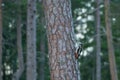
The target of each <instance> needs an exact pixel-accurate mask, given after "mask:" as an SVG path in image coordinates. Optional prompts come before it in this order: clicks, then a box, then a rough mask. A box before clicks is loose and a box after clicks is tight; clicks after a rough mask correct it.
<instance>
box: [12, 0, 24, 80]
mask: <svg viewBox="0 0 120 80" xmlns="http://www.w3.org/2000/svg"><path fill="white" fill-rule="evenodd" d="M17 5H18V7H19V8H18V18H17V53H18V69H17V71H16V72H15V73H14V75H13V80H19V79H20V77H21V75H22V73H23V71H24V62H23V52H22V33H21V8H20V6H21V1H20V0H18V2H17Z"/></svg>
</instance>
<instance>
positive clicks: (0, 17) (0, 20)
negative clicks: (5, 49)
mask: <svg viewBox="0 0 120 80" xmlns="http://www.w3.org/2000/svg"><path fill="white" fill-rule="evenodd" d="M0 80H2V0H0Z"/></svg>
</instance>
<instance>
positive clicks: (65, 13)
mask: <svg viewBox="0 0 120 80" xmlns="http://www.w3.org/2000/svg"><path fill="white" fill-rule="evenodd" d="M43 5H44V11H45V19H46V22H47V23H46V24H47V37H48V47H49V65H50V75H51V80H80V74H79V70H78V64H77V63H76V60H75V57H74V52H75V48H74V40H73V33H72V32H73V29H72V27H73V24H72V14H71V2H70V0H67V1H66V0H43Z"/></svg>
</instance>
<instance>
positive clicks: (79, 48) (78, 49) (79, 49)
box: [74, 44, 82, 59]
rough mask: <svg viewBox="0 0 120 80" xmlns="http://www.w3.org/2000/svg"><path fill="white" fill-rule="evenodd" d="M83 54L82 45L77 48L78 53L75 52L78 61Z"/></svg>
mask: <svg viewBox="0 0 120 80" xmlns="http://www.w3.org/2000/svg"><path fill="white" fill-rule="evenodd" d="M81 52H82V44H80V45H79V46H78V47H77V49H76V51H75V53H74V55H75V58H76V59H78V58H79V56H80V54H81Z"/></svg>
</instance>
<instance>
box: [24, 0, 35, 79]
mask: <svg viewBox="0 0 120 80" xmlns="http://www.w3.org/2000/svg"><path fill="white" fill-rule="evenodd" d="M26 75H27V79H26V80H36V76H37V75H36V0H28V4H27V74H26Z"/></svg>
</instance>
